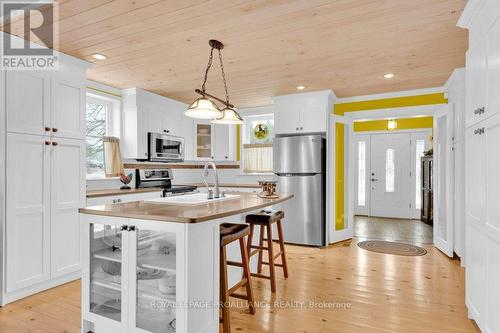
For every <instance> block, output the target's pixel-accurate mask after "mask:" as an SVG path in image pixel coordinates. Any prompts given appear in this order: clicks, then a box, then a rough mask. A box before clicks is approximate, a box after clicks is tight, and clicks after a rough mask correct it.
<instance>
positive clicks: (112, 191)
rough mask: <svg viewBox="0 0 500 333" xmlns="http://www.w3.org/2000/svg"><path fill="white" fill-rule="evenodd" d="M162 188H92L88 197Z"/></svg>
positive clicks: (151, 190)
mask: <svg viewBox="0 0 500 333" xmlns="http://www.w3.org/2000/svg"><path fill="white" fill-rule="evenodd" d="M161 191H163V189H162V188H159V187H146V188H132V189H130V190H121V189H119V188H110V189H105V190H90V191H87V198H97V197H107V196H110V195H122V194H137V193H145V192H161Z"/></svg>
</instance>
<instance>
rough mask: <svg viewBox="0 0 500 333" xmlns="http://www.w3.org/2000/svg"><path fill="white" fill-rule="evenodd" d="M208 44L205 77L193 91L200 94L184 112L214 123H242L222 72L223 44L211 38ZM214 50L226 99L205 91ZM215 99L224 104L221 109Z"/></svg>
mask: <svg viewBox="0 0 500 333" xmlns="http://www.w3.org/2000/svg"><path fill="white" fill-rule="evenodd" d="M208 44H209V45H210V47H211V50H210V56H209V57H208V64H207V68H206V70H205V77H204V79H203V84H202V86H201V90H200V89H196V90H195V92H196V93H197V94H199V95H201V97H200V98H198V99H196V100H195V101H194V102H193V103H192V104H191V105H190V106H189V107H188V109H187V111H186V112H184V114H185V115H186V116H188V117H191V118H198V119H212V123H215V124H241V123H243V119H242V118H241V117H240V115H239V114H238V112H236V110H234V105H232V104H231V103H230V102H229V93H228V90H227V82H226V74H225V73H224V65H223V63H222V52H221V50H222V49H223V48H224V44H222V42H220V41H218V40H215V39H211V40H210V41H209V42H208ZM214 50H217V51H218V52H219V62H220V68H221V72H222V80H223V82H224V89H225V92H226V100H225V101H224V100H222V99H220V98H218V97H216V96H214V95H211V94H209V93H207V91H206V85H207V78H208V72H209V71H210V68H211V67H212V60H213V54H214ZM214 100H215V101H218V102H220V103H222V104H224V106H225V107H224V108H223V109H222V110H221V109H220V108H219V107H218V106H217V104H215V102H214Z"/></svg>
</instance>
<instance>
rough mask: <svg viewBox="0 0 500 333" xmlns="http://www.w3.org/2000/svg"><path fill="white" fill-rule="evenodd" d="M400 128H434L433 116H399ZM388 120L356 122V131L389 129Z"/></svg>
mask: <svg viewBox="0 0 500 333" xmlns="http://www.w3.org/2000/svg"><path fill="white" fill-rule="evenodd" d="M396 121H397V123H398V128H397V129H398V130H409V129H417V128H432V126H433V117H421V118H399V119H396ZM387 122H388V120H370V121H356V122H354V132H367V131H387Z"/></svg>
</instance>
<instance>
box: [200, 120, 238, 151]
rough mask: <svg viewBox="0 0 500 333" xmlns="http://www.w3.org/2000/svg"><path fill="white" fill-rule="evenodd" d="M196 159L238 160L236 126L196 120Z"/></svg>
mask: <svg viewBox="0 0 500 333" xmlns="http://www.w3.org/2000/svg"><path fill="white" fill-rule="evenodd" d="M193 124H194V126H193V131H194V159H195V160H202V161H205V160H211V161H235V160H236V126H235V125H222V124H212V123H211V121H210V120H194V121H193Z"/></svg>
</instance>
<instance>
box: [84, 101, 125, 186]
mask: <svg viewBox="0 0 500 333" xmlns="http://www.w3.org/2000/svg"><path fill="white" fill-rule="evenodd" d="M88 104H100V105H105V106H106V120H105V122H106V131H105V134H104V135H105V136H115V137H119V138H120V137H121V128H122V126H121V103H120V100H116V99H113V98H109V97H105V96H102V95H98V94H94V93H91V92H87V93H86V99H85V113H86V112H87V105H88ZM86 128H87V123H86V121H85V129H86ZM88 137H93V136H87V135H85V142H87V138H88ZM86 161H87V156H86V155H85V162H86ZM103 171H104V170H103ZM85 178H86V179H87V180H102V179H113V178H118V177H106V175H105V174H103V175H102V176H91V175H89V174H88V173H87V168H85Z"/></svg>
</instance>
